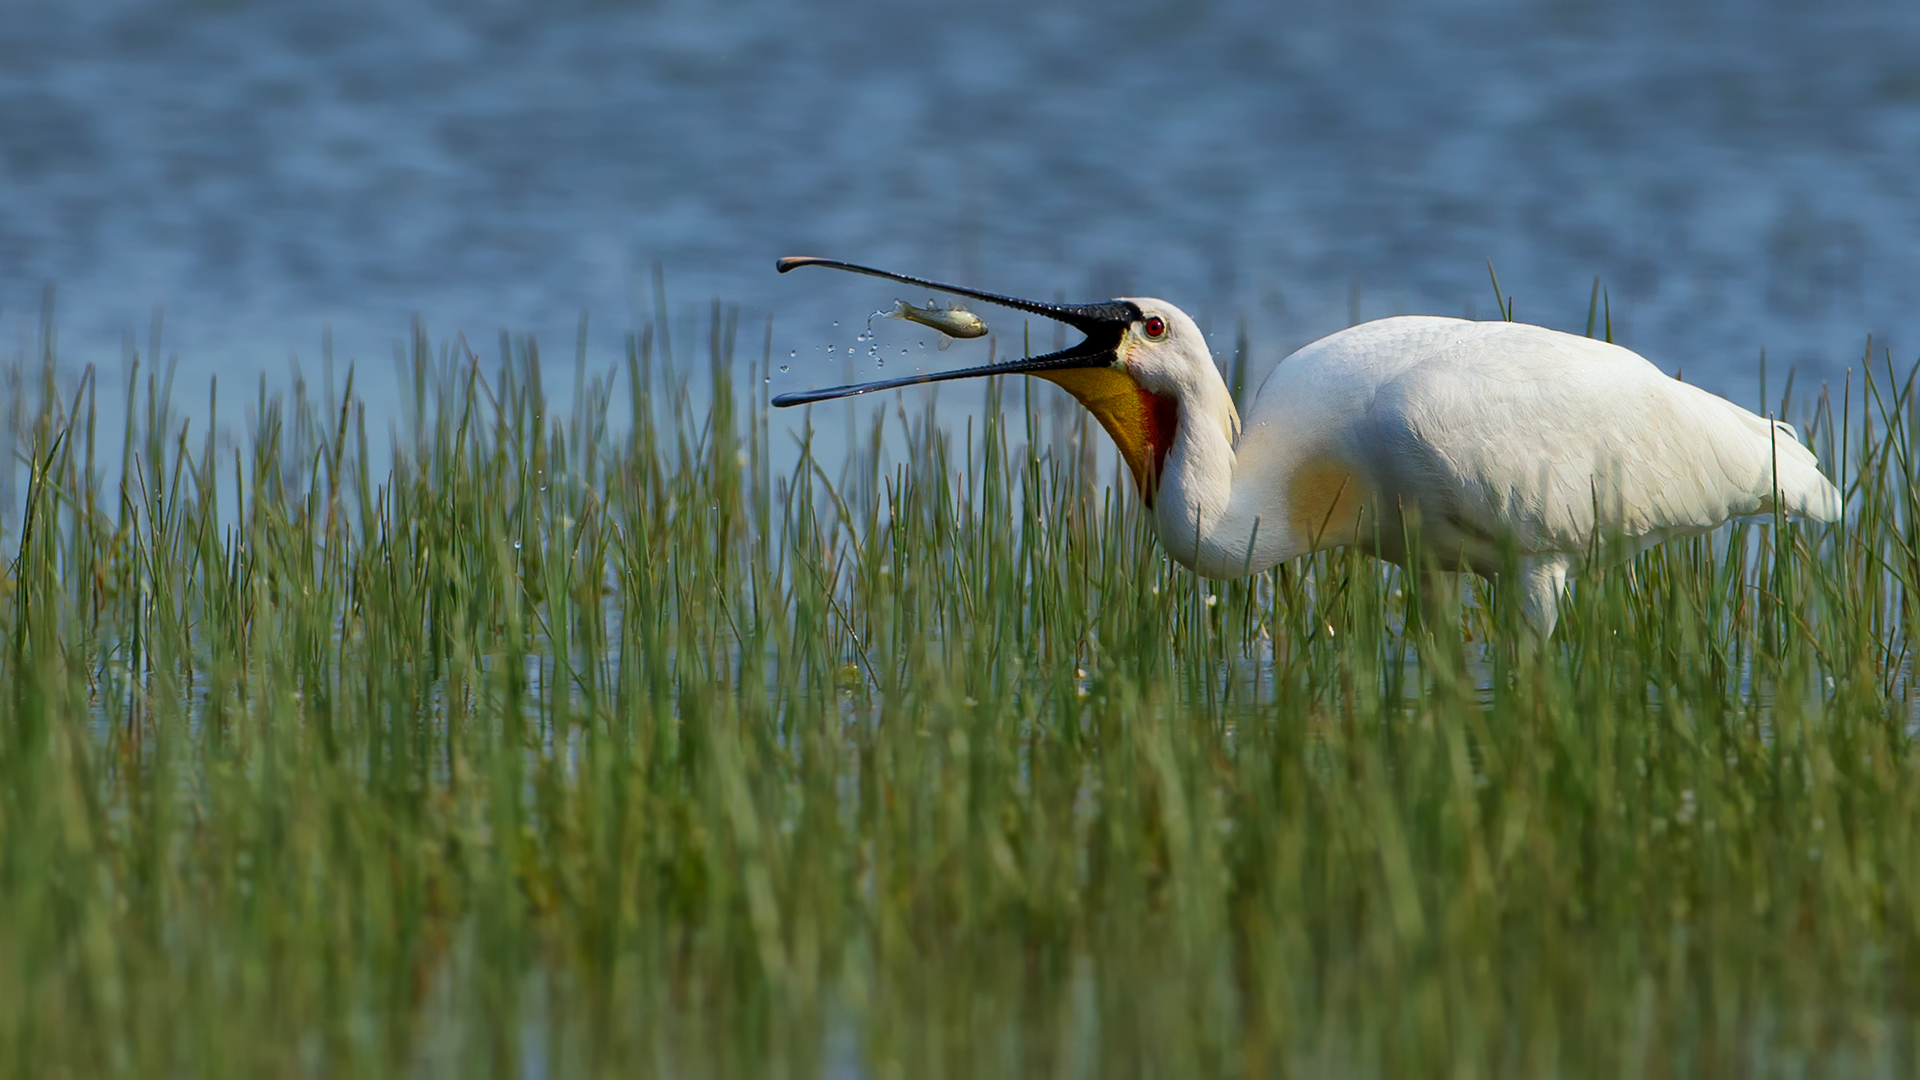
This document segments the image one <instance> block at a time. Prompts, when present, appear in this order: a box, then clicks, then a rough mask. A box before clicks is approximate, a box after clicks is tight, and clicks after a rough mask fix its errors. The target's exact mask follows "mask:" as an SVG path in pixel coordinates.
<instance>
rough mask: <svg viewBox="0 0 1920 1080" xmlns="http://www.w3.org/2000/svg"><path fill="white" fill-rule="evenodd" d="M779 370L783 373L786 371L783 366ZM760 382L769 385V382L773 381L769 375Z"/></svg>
mask: <svg viewBox="0 0 1920 1080" xmlns="http://www.w3.org/2000/svg"><path fill="white" fill-rule="evenodd" d="M780 370H781V371H785V370H787V369H786V367H785V366H782V367H781V368H780ZM760 381H761V382H764V383H770V382H772V381H773V376H771V375H769V376H767V377H766V378H764V379H761V380H760Z"/></svg>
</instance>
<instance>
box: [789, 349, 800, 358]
mask: <svg viewBox="0 0 1920 1080" xmlns="http://www.w3.org/2000/svg"><path fill="white" fill-rule="evenodd" d="M799 355H800V350H799V349H788V350H787V359H789V360H792V359H794V358H796V357H798V356H799Z"/></svg>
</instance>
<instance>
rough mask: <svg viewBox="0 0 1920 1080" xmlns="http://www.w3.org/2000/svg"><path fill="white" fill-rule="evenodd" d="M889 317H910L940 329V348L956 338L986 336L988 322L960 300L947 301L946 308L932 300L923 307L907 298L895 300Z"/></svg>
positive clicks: (921, 323) (924, 324)
mask: <svg viewBox="0 0 1920 1080" xmlns="http://www.w3.org/2000/svg"><path fill="white" fill-rule="evenodd" d="M887 318H889V319H910V320H912V321H914V322H917V323H919V324H920V325H921V326H930V327H932V328H933V329H935V330H938V331H940V348H941V349H943V350H944V349H945V348H946V347H947V346H949V345H951V344H953V339H954V338H977V337H984V336H985V335H986V333H987V324H986V323H984V322H982V321H981V320H980V316H978V315H975V314H974V313H973V312H971V311H968V310H967V309H966V308H963V307H961V306H960V303H959V301H957V300H949V301H947V307H946V310H944V311H942V310H941V309H939V308H937V307H935V306H934V305H933V302H932V301H928V302H927V306H926V307H923V308H918V307H914V306H913V305H912V304H909V303H907V302H906V301H905V300H895V301H894V302H893V310H892V311H889V312H887Z"/></svg>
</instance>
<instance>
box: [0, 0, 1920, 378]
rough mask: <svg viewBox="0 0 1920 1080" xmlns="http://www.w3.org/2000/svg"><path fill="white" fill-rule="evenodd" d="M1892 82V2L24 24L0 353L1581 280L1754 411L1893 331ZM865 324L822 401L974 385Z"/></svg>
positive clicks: (240, 359) (1329, 318) (741, 12)
mask: <svg viewBox="0 0 1920 1080" xmlns="http://www.w3.org/2000/svg"><path fill="white" fill-rule="evenodd" d="M1916 57H1920V5H1914V4H1912V3H1900V2H1894V0H1887V2H1864V3H1846V4H1833V3H1814V2H1783V0H1700V2H1683V3H1675V2H1673V0H1606V2H1601V0H1559V2H1548V3H1536V2H1521V0H1486V2H1462V0H1450V2H1441V3H1434V2H1422V3H1413V2H1384V0H1379V2H1376V0H1360V2H1342V3H1332V2H1326V3H1311V2H1310V3H1298V4H1288V5H1285V6H1284V7H1280V6H1276V5H1273V4H1271V3H1267V2H1264V0H1218V2H1213V3H1107V4H1098V5H1094V4H1087V5H1080V6H1079V9H1078V10H1077V11H1074V10H1068V9H1067V8H1066V7H1065V6H1063V5H1057V4H1034V3H1030V2H997V0H988V2H983V3H976V4H968V5H950V6H946V7H944V8H940V9H926V10H916V11H914V12H908V11H906V10H905V9H902V8H900V7H899V6H898V5H890V4H879V3H871V4H868V3H860V2H853V0H835V2H830V3H818V4H812V5H805V6H801V5H790V4H780V3H755V2H751V0H749V2H738V3H698V4H696V3H621V2H612V0H607V2H586V0H580V2H568V3H560V4H541V5H535V4H531V3H505V2H495V3H487V2H472V0H462V2H460V3H453V2H433V0H395V2H390V3H386V4H381V5H364V4H345V3H336V2H330V0H308V2H302V3H272V4H270V3H247V2H240V0H233V2H214V0H204V2H197V3H179V2H141V3H135V2H114V0H96V2H93V3H89V4H85V5H79V4H67V3H54V2H42V0H29V2H27V3H23V4H14V5H9V11H8V14H7V16H6V18H5V19H4V20H0V346H4V347H5V349H6V350H7V351H8V352H12V351H14V350H15V349H16V348H17V347H30V342H31V340H32V335H33V332H34V326H35V322H36V319H37V312H38V308H39V305H40V296H41V290H42V288H43V286H44V285H45V284H46V283H49V282H51V283H54V284H56V285H57V286H58V290H59V292H58V297H59V299H58V311H59V323H60V327H61V332H62V335H63V336H62V351H63V356H64V358H65V359H66V360H67V361H69V362H71V363H74V364H78V363H81V362H89V361H92V362H99V363H101V364H103V366H104V367H105V368H106V369H107V370H109V371H117V370H119V365H120V358H121V355H122V347H123V345H122V343H123V340H125V339H127V338H128V336H129V335H132V337H133V338H134V339H137V340H138V341H139V342H141V343H142V347H144V342H145V340H146V337H147V334H148V329H149V325H150V321H151V316H152V313H153V311H154V309H155V308H156V307H164V309H165V311H166V336H165V342H166V345H167V351H177V352H178V353H179V355H180V357H181V359H182V363H183V369H182V376H183V378H184V381H185V385H187V386H195V385H204V377H205V375H207V374H210V373H212V372H215V371H218V372H220V373H221V374H222V375H223V376H227V377H237V378H238V379H239V380H240V382H241V383H242V385H246V384H249V383H251V382H252V381H253V380H255V379H256V378H257V377H258V373H259V372H261V371H265V372H267V373H269V375H270V376H271V377H273V378H275V379H278V378H280V377H282V376H283V375H284V373H285V372H286V371H287V363H288V360H289V358H290V357H294V356H296V355H297V356H298V357H299V358H300V360H301V362H302V364H303V365H310V364H311V363H312V362H313V361H314V359H315V358H317V355H318V352H319V344H320V340H321V335H322V331H323V329H326V328H331V331H332V334H333V337H334V341H335V343H336V352H337V353H339V354H340V355H341V357H342V358H343V359H344V358H349V357H352V358H358V359H359V360H361V361H362V362H363V366H364V365H366V364H368V363H371V364H372V365H374V366H377V367H379V368H382V369H384V368H386V367H388V366H389V364H388V359H387V358H388V357H389V356H390V355H391V353H392V348H393V343H394V342H395V341H397V340H398V339H400V338H401V337H403V336H404V335H405V333H406V328H407V322H408V319H409V318H410V317H411V316H412V315H414V314H415V313H418V314H419V315H421V316H422V317H423V318H424V319H425V320H426V322H427V325H428V327H429V329H430V331H432V332H433V333H434V334H436V335H437V336H446V335H451V334H452V333H453V332H455V331H464V332H466V333H467V335H468V336H469V337H470V338H472V339H474V340H475V341H476V342H481V343H486V348H485V349H484V350H483V351H491V349H492V343H493V342H494V341H495V340H496V338H497V335H498V332H499V331H500V330H501V329H502V328H509V329H513V330H516V331H530V332H535V333H538V334H540V335H541V340H542V341H543V343H545V344H546V345H547V346H548V350H549V352H551V353H553V354H556V355H558V356H563V357H568V358H570V357H571V354H572V347H573V341H574V335H575V329H576V327H577V325H578V322H579V315H580V312H581V310H582V309H588V310H590V311H591V313H592V317H593V321H592V324H591V326H592V330H591V335H592V340H593V343H594V346H595V348H596V349H602V348H604V349H608V350H611V349H612V348H613V347H615V346H617V344H618V342H619V341H620V339H621V335H622V334H623V332H624V331H626V330H627V329H629V328H630V327H631V326H633V325H634V323H635V320H636V319H638V318H643V317H645V315H646V314H647V313H648V312H650V311H651V310H652V304H653V301H652V298H651V290H652V286H651V274H652V267H653V266H654V264H655V263H656V262H657V263H659V264H661V265H662V266H663V267H664V269H665V274H666V280H667V285H668V291H669V295H670V297H671V298H672V299H671V301H670V303H672V304H673V306H674V307H675V309H676V311H685V312H688V313H691V312H692V311H694V310H696V308H698V307H700V306H703V305H705V303H706V302H707V301H708V300H709V298H711V297H714V296H718V297H723V298H725V299H727V300H729V301H737V302H739V303H740V304H741V305H742V308H743V316H742V317H743V320H745V323H746V325H747V326H748V327H751V328H752V330H751V332H750V333H747V332H743V335H742V340H743V341H750V342H751V343H752V347H751V348H749V349H743V350H742V351H743V354H744V353H751V354H752V356H753V358H755V359H757V357H758V354H759V349H760V342H761V336H762V333H763V331H762V329H761V327H762V326H763V324H764V321H765V319H766V318H767V316H768V315H769V314H771V315H774V316H775V320H776V321H775V331H774V339H775V346H774V347H775V349H776V350H777V352H778V353H779V354H780V356H781V358H782V359H783V360H784V359H786V358H787V357H786V354H787V353H789V352H791V353H793V354H794V355H793V356H792V358H791V363H790V367H791V370H790V371H788V372H785V373H776V374H775V375H774V377H773V381H774V386H773V387H772V388H773V389H774V390H776V391H778V390H782V389H798V388H801V387H804V386H807V385H817V384H825V383H828V382H831V381H835V380H837V379H838V378H839V377H840V376H841V375H843V374H845V373H846V371H847V368H848V364H847V362H846V359H845V357H846V354H845V353H844V352H840V351H836V352H835V354H834V356H833V357H832V358H831V359H830V358H828V356H827V353H826V349H827V347H828V346H834V347H835V348H836V349H837V350H844V349H846V347H848V346H850V345H855V341H854V338H855V334H857V333H858V332H859V328H860V327H861V326H862V320H863V318H864V316H865V315H866V313H867V312H869V311H872V310H874V309H876V308H879V307H884V306H888V305H889V304H890V303H891V301H892V299H893V298H894V296H895V295H904V294H900V293H898V291H897V290H894V289H893V288H892V287H890V286H887V285H885V284H883V283H879V282H874V281H871V280H868V279H854V278H843V277H840V276H837V275H833V274H827V273H816V274H809V275H799V274H796V275H793V276H792V277H786V278H782V277H777V276H775V274H774V273H773V270H772V264H773V260H774V258H775V257H776V256H778V255H782V254H790V253H807V254H822V255H832V256H837V257H841V258H848V259H855V260H859V261H864V262H869V263H875V264H879V265H884V266H888V267H891V268H895V269H900V270H903V271H908V272H914V273H921V274H927V275H932V276H937V277H947V278H957V279H960V280H963V281H967V282H971V283H975V284H978V285H982V286H985V287H989V288H998V289H1004V290H1008V291H1023V292H1026V293H1029V294H1033V295H1037V296H1040V297H1043V298H1052V297H1054V296H1056V295H1064V296H1066V297H1068V298H1071V299H1091V298H1104V297H1107V296H1110V295H1114V294H1116V293H1128V292H1138V293H1144V294H1148V295H1157V296H1160V297H1164V298H1166V299H1169V300H1172V301H1174V302H1175V303H1177V304H1180V305H1181V306H1183V307H1185V308H1187V309H1188V310H1189V311H1192V312H1194V313H1195V314H1196V315H1197V316H1198V317H1201V318H1202V321H1203V323H1205V324H1206V325H1208V326H1209V327H1210V328H1211V330H1212V332H1213V334H1214V336H1215V339H1216V342H1217V348H1218V349H1219V350H1220V351H1222V352H1224V351H1226V350H1227V349H1230V348H1231V343H1232V338H1233V326H1234V323H1235V321H1236V319H1238V318H1240V317H1242V316H1244V317H1245V318H1246V319H1247V321H1248V324H1249V326H1250V328H1251V330H1252V333H1253V341H1254V348H1255V356H1256V360H1265V361H1271V360H1272V359H1273V358H1276V357H1278V356H1279V355H1281V354H1282V353H1284V352H1285V351H1287V350H1290V349H1291V348H1293V347H1296V346H1297V345H1299V344H1301V343H1303V342H1305V341H1307V340H1310V339H1312V338H1314V337H1317V336H1319V335H1320V334H1323V333H1325V332H1327V331H1330V330H1333V329H1337V328H1339V327H1341V326H1344V325H1346V324H1347V323H1348V322H1349V321H1350V320H1351V319H1352V318H1353V317H1354V316H1355V315H1356V314H1357V315H1358V316H1359V317H1362V318H1369V317H1375V316H1379V315H1385V314H1391V313H1397V312H1431V313H1439V314H1466V313H1473V314H1476V315H1478V316H1479V317H1487V316H1490V315H1491V314H1492V313H1493V310H1494V309H1493V303H1494V301H1493V292H1492V288H1491V286H1490V285H1489V284H1488V281H1487V271H1486V261H1487V259H1489V258H1491V259H1492V260H1493V261H1494V263H1495V265H1496V266H1497V268H1498V270H1499V273H1500V276H1501V281H1502V284H1503V286H1505V288H1506V289H1507V290H1508V291H1509V292H1511V293H1514V294H1516V295H1517V298H1518V305H1517V306H1518V312H1517V314H1518V316H1519V317H1520V318H1522V319H1526V320H1529V321H1538V322H1543V323H1546V324H1548V325H1553V326H1559V327H1562V328H1567V329H1575V330H1579V329H1582V328H1583V327H1584V325H1585V322H1586V316H1587V310H1588V298H1589V295H1590V288H1591V283H1592V281H1593V278H1594V276H1595V275H1599V276H1600V278H1601V279H1602V281H1603V283H1604V285H1605V286H1606V287H1607V288H1608V290H1609V294H1610V298H1611V302H1612V311H1613V318H1614V322H1615V327H1616V334H1617V336H1618V337H1620V338H1621V339H1622V340H1624V341H1625V342H1626V343H1628V344H1630V345H1632V346H1634V347H1635V348H1638V349H1640V350H1641V351H1642V352H1644V353H1646V354H1647V355H1648V356H1649V357H1650V358H1652V359H1654V360H1655V362H1656V363H1659V364H1660V365H1661V366H1662V367H1664V368H1666V369H1668V370H1673V369H1675V368H1682V367H1683V368H1684V369H1685V373H1686V375H1687V377H1688V378H1689V379H1693V380H1696V381H1700V382H1703V383H1705V384H1707V385H1709V386H1712V387H1714V388H1715V389H1720V390H1722V391H1725V392H1728V393H1730V394H1732V395H1733V396H1735V397H1736V398H1737V399H1738V400H1740V401H1742V402H1743V403H1744V404H1748V405H1749V406H1752V405H1754V404H1756V403H1757V397H1758V390H1757V383H1756V378H1755V372H1756V362H1757V359H1758V357H1759V355H1760V352H1761V350H1762V349H1763V348H1765V349H1766V350H1767V353H1768V356H1769V368H1770V369H1771V371H1772V372H1773V373H1774V374H1773V375H1772V376H1771V378H1772V382H1773V386H1774V389H1773V393H1774V394H1775V395H1776V396H1777V394H1778V385H1779V382H1780V380H1781V377H1782V376H1783V375H1784V372H1785V370H1786V368H1787V367H1788V366H1789V365H1798V366H1799V368H1800V370H1801V377H1802V378H1803V379H1805V378H1807V377H1808V376H1813V377H1816V378H1817V377H1826V378H1832V379H1835V380H1837V379H1838V378H1839V377H1840V376H1841V374H1842V372H1843V371H1844V369H1845V367H1846V366H1847V365H1848V364H1850V363H1857V362H1858V358H1859V356H1860V354H1861V352H1862V348H1863V346H1864V344H1865V340H1866V335H1867V334H1868V333H1869V332H1871V333H1872V334H1873V335H1874V336H1875V340H1876V341H1877V342H1886V343H1890V344H1891V345H1892V346H1893V348H1894V349H1895V355H1896V358H1897V360H1898V361H1899V362H1901V363H1902V364H1904V363H1905V362H1906V361H1909V360H1911V358H1912V356H1911V350H1912V348H1913V347H1914V346H1915V344H1916V343H1917V342H1920V334H1916V333H1915V332H1914V330H1915V321H1916V318H1920V198H1916V197H1915V190H1916V178H1915V174H1916V167H1917V166H1920V60H1916ZM909 298H910V299H911V298H913V297H909ZM918 299H921V300H924V299H925V297H918ZM835 320H838V325H835ZM876 325H877V324H876ZM897 326H898V324H895V325H894V326H890V327H886V328H884V329H885V330H886V333H885V334H883V337H882V343H883V344H884V347H883V348H880V349H879V351H878V352H869V349H868V347H867V346H866V345H858V346H856V349H855V355H854V356H853V357H852V361H853V363H852V365H851V366H852V367H853V368H855V369H857V370H856V371H855V373H856V374H858V375H862V376H864V375H868V374H871V373H872V372H873V370H874V369H875V366H876V362H877V361H878V360H880V359H888V360H889V361H890V362H889V363H888V365H887V367H886V370H885V372H884V374H894V373H896V372H901V373H904V370H911V368H910V367H908V368H906V369H904V370H903V368H902V365H914V364H923V363H933V364H941V363H953V362H958V361H959V360H963V359H964V360H965V361H967V362H979V360H981V359H983V358H984V346H964V349H965V350H967V351H962V349H960V348H957V349H956V350H955V351H954V352H951V353H947V354H941V355H938V356H936V355H935V354H934V353H933V352H932V350H931V348H930V345H931V343H929V348H928V349H926V350H924V351H923V350H921V349H920V348H919V346H918V340H919V339H917V338H916V337H915V336H914V332H913V331H910V330H900V329H898V328H897ZM999 328H1000V329H1001V330H1003V331H1010V332H1012V333H1013V334H1014V335H1016V336H1015V337H1014V338H1013V339H1012V340H1013V342H1014V343H1016V347H1017V342H1018V337H1017V334H1018V326H1017V324H1016V323H1014V322H1012V321H1011V320H1010V319H1005V317H1004V316H1003V324H1002V325H1001V326H1000V327H999ZM1040 333H1045V334H1047V335H1048V340H1047V341H1046V342H1045V344H1050V343H1051V335H1052V330H1051V329H1047V330H1044V331H1042V330H1039V329H1038V328H1036V335H1038V334H1040ZM1041 344H1043V342H1041V341H1040V340H1038V339H1036V341H1035V345H1036V346H1039V345H1041ZM1903 349H1904V350H1907V351H1905V352H1903V351H1901V350H1903ZM902 350H904V354H903V352H902ZM602 355H603V356H604V359H606V360H607V361H609V362H610V361H611V360H612V359H613V354H612V353H611V352H610V351H609V352H607V353H605V354H602ZM560 366H566V367H570V366H571V365H570V364H567V365H560ZM309 370H311V368H310V367H309ZM1806 385H1807V383H1805V382H1803V383H1801V386H1803V387H1804V386H1806ZM198 393H199V391H195V392H194V396H197V395H198ZM1796 411H1797V410H1796Z"/></svg>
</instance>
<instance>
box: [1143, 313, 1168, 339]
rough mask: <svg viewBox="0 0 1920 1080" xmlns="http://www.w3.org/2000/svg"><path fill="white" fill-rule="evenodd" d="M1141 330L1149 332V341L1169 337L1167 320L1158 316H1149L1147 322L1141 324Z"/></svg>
mask: <svg viewBox="0 0 1920 1080" xmlns="http://www.w3.org/2000/svg"><path fill="white" fill-rule="evenodd" d="M1140 329H1142V330H1145V331H1146V332H1147V340H1148V341H1159V340H1160V339H1161V338H1163V337H1166V336H1167V320H1165V319H1163V318H1161V317H1160V316H1158V315H1149V316H1147V318H1146V320H1145V321H1144V322H1142V323H1141V324H1140Z"/></svg>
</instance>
